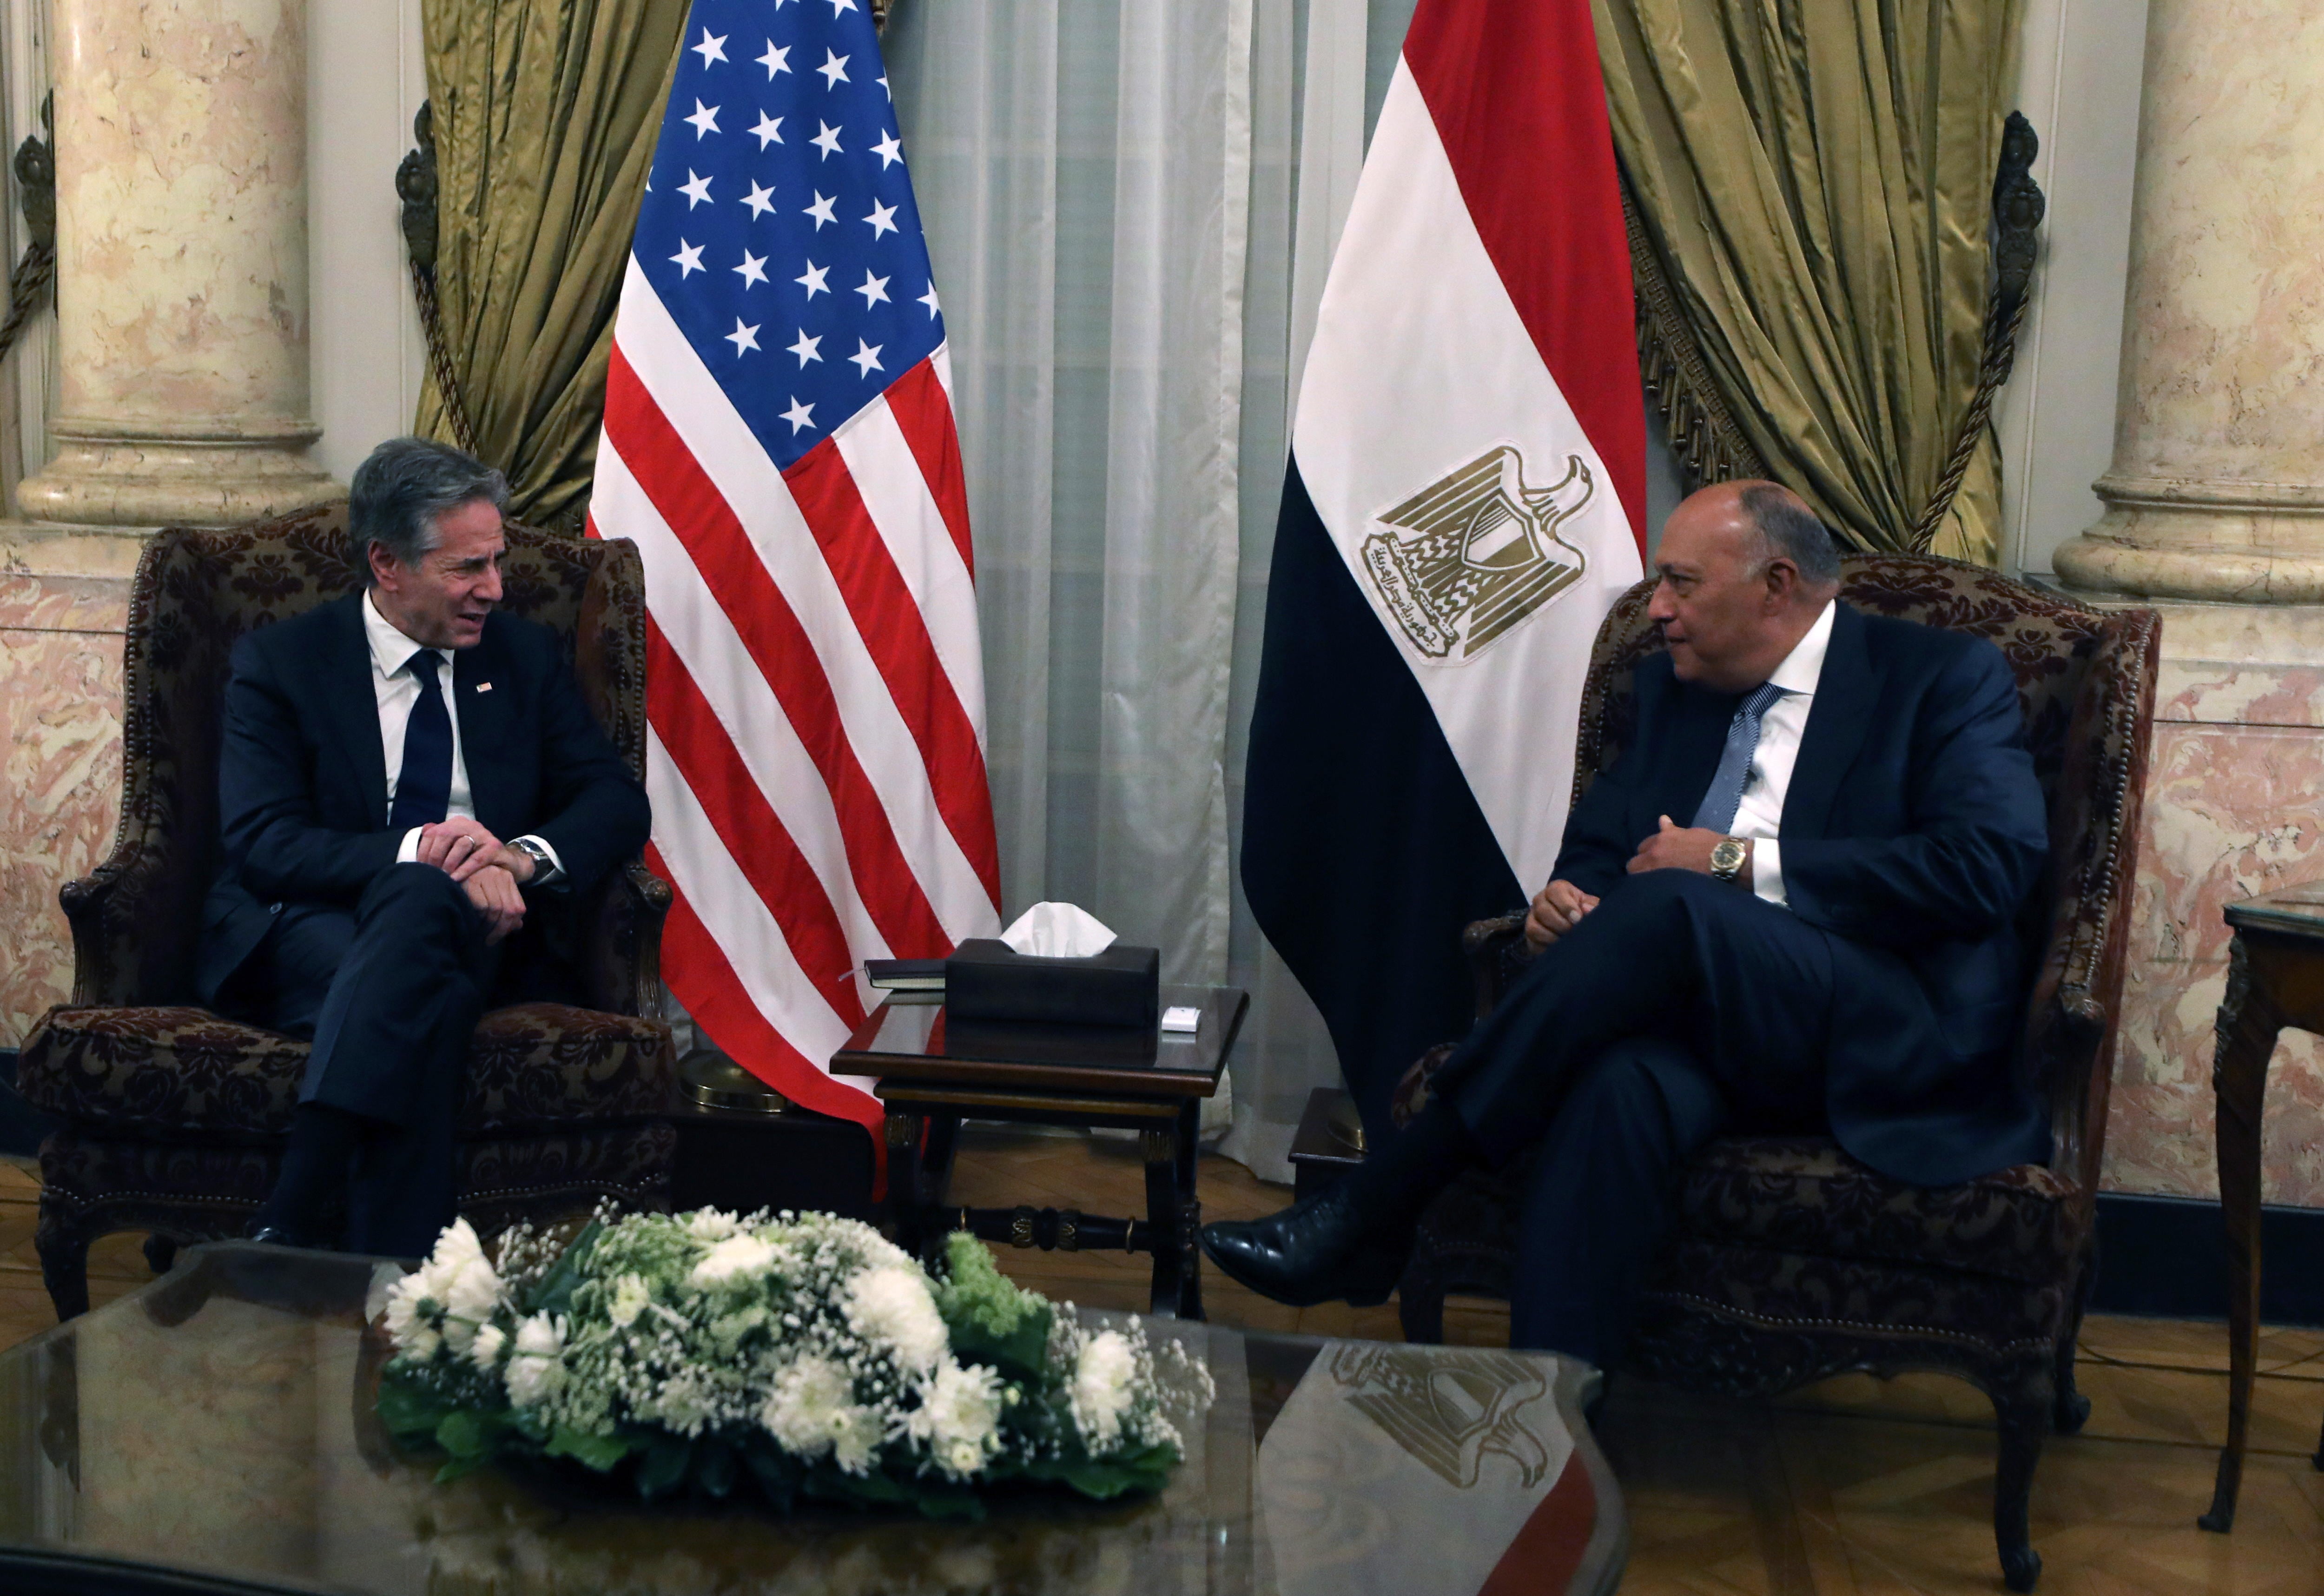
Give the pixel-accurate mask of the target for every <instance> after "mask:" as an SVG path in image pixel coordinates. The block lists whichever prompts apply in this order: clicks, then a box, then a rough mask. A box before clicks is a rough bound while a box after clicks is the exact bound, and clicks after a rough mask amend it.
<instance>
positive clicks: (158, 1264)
mask: <svg viewBox="0 0 2324 1596" xmlns="http://www.w3.org/2000/svg"><path fill="white" fill-rule="evenodd" d="M144 1252H145V1267H146V1268H150V1269H152V1271H153V1272H154V1273H155V1274H157V1275H166V1274H168V1273H169V1272H170V1270H171V1268H173V1267H174V1266H175V1265H176V1263H177V1261H178V1240H177V1238H176V1237H175V1236H163V1235H152V1236H148V1237H146V1238H145V1248H144Z"/></svg>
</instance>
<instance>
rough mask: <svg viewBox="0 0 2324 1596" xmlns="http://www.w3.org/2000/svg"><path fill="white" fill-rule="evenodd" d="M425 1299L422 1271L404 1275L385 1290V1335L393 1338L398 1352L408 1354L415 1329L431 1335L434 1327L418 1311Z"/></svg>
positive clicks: (424, 1282) (425, 1276)
mask: <svg viewBox="0 0 2324 1596" xmlns="http://www.w3.org/2000/svg"><path fill="white" fill-rule="evenodd" d="M427 1299H428V1277H427V1274H426V1272H425V1271H424V1270H423V1271H421V1272H420V1273H419V1274H412V1275H406V1276H404V1277H403V1278H401V1280H398V1281H397V1282H396V1283H395V1284H394V1285H392V1286H391V1287H388V1288H387V1333H388V1334H389V1335H390V1336H392V1337H393V1338H394V1341H395V1346H396V1350H397V1351H398V1352H403V1353H405V1354H407V1355H409V1354H410V1352H411V1334H412V1332H413V1331H414V1330H415V1329H425V1330H428V1331H429V1332H430V1333H433V1331H434V1328H435V1327H434V1326H433V1325H432V1324H429V1322H428V1318H427V1315H423V1314H422V1313H421V1312H420V1304H421V1302H423V1301H425V1300H427Z"/></svg>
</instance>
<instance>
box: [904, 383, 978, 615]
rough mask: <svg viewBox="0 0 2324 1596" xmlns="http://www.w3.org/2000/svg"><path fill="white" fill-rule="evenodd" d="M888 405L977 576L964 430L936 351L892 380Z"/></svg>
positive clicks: (957, 544) (962, 555)
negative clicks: (940, 375)
mask: <svg viewBox="0 0 2324 1596" xmlns="http://www.w3.org/2000/svg"><path fill="white" fill-rule="evenodd" d="M888 409H889V410H890V411H892V412H893V413H894V415H895V418H896V425H897V426H899V427H900V428H902V429H903V432H904V442H905V443H906V444H907V445H908V446H909V447H910V448H911V451H912V458H914V459H915V460H918V462H919V463H920V475H921V476H922V477H924V478H925V479H927V484H928V493H929V494H930V496H932V497H933V498H934V499H935V500H936V513H937V514H939V515H941V516H943V517H944V523H945V530H948V531H950V532H951V533H952V540H953V546H954V548H956V549H959V550H960V563H961V564H962V565H964V566H965V567H967V568H968V575H969V579H970V580H971V581H973V580H975V578H976V553H975V551H974V550H973V549H971V548H970V547H969V539H968V482H967V479H966V478H965V477H964V476H963V475H962V474H961V466H960V433H959V431H958V430H957V429H954V426H953V419H952V401H951V400H949V399H947V398H945V391H944V384H943V383H940V382H938V381H937V380H936V358H935V356H933V355H931V356H930V357H928V358H927V359H926V360H923V361H922V362H920V364H918V365H916V366H914V367H913V368H912V369H911V370H910V371H908V372H906V373H905V374H903V375H902V376H900V377H899V378H897V379H896V380H895V382H894V383H891V384H890V385H889V388H888Z"/></svg>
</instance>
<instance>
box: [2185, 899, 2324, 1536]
mask: <svg viewBox="0 0 2324 1596" xmlns="http://www.w3.org/2000/svg"><path fill="white" fill-rule="evenodd" d="M2227 925H2228V926H2229V927H2231V928H2232V929H2233V930H2234V932H2235V942H2234V944H2233V945H2232V946H2231V947H2230V948H2229V950H2228V954H2227V996H2226V997H2225V998H2224V999H2222V1000H2221V1001H2220V1003H2219V1017H2218V1045H2217V1050H2216V1052H2215V1053H2214V1055H2213V1058H2212V1064H2211V1090H2212V1093H2213V1097H2214V1099H2215V1113H2216V1127H2215V1135H2216V1137H2217V1139H2218V1158H2219V1208H2220V1211H2221V1213H2223V1214H2225V1216H2226V1219H2227V1271H2228V1277H2227V1278H2228V1287H2227V1445H2226V1446H2224V1447H2222V1448H2221V1449H2220V1452H2219V1473H2218V1482H2217V1483H2216V1484H2215V1485H2214V1487H2213V1488H2212V1492H2211V1510H2210V1511H2209V1512H2208V1513H2206V1514H2204V1515H2203V1516H2202V1517H2201V1518H2199V1519H2197V1520H2196V1522H2197V1523H2198V1524H2199V1525H2201V1526H2202V1527H2204V1528H2205V1529H2215V1530H2219V1531H2221V1532H2225V1531H2227V1530H2228V1529H2231V1528H2233V1527H2235V1522H2236V1492H2237V1490H2239V1489H2240V1488H2241V1486H2242V1484H2243V1474H2244V1447H2245V1444H2246V1441H2247V1440H2248V1439H2249V1432H2250V1427H2251V1398H2252V1379H2253V1377H2254V1375H2255V1371H2256V1370H2257V1368H2258V1364H2259V1281H2260V1274H2259V1271H2260V1248H2259V1218H2260V1214H2259V1208H2260V1204H2259V1195H2260V1180H2259V1155H2260V1117H2261V1115H2262V1113H2263V1112H2264V1110H2265V1107H2266V1101H2267V1066H2268V1060H2269V1058H2270V1057H2272V1056H2273V1055H2274V1052H2275V1038H2276V1037H2277V1035H2278V1034H2279V1033H2280V1032H2281V1031H2282V1029H2284V1028H2285V1027H2286V1026H2291V1027H2292V1028H2294V1029H2300V1030H2305V1031H2315V1032H2318V1033H2319V1034H2324V882H2319V883H2316V884H2313V885H2310V886H2304V887H2287V888H2285V889H2284V890H2282V891H2280V892H2270V893H2267V894H2265V895H2264V896H2262V897H2258V898H2254V899H2248V900H2246V901H2245V902H2242V903H2231V904H2229V905H2227ZM2316 1466H2317V1467H2318V1468H2319V1469H2324V1439H2319V1441H2318V1443H2317V1447H2316Z"/></svg>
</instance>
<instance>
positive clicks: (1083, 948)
mask: <svg viewBox="0 0 2324 1596" xmlns="http://www.w3.org/2000/svg"><path fill="white" fill-rule="evenodd" d="M1001 941H1003V942H1005V943H1007V944H1008V945H1009V946H1010V947H1012V948H1014V949H1015V950H1016V951H1017V952H1019V953H1026V954H1037V955H1040V956H1042V957H1044V958H1051V959H1085V958H1087V957H1089V956H1090V955H1092V954H1100V953H1103V952H1104V951H1105V950H1106V949H1107V948H1109V947H1111V946H1113V933H1112V932H1111V931H1109V930H1107V929H1106V928H1105V927H1103V926H1102V925H1101V924H1099V923H1098V919H1097V917H1096V916H1095V915H1093V914H1091V913H1090V912H1089V911H1088V910H1087V909H1076V908H1074V906H1073V905H1072V904H1070V903H1037V904H1035V905H1034V906H1033V907H1032V908H1030V909H1027V910H1026V911H1025V912H1024V913H1023V914H1020V915H1019V916H1018V917H1017V923H1016V924H1015V925H1013V926H1010V927H1009V929H1007V930H1006V931H1003V932H1002V933H1001Z"/></svg>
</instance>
